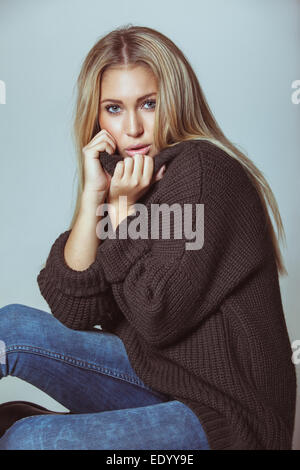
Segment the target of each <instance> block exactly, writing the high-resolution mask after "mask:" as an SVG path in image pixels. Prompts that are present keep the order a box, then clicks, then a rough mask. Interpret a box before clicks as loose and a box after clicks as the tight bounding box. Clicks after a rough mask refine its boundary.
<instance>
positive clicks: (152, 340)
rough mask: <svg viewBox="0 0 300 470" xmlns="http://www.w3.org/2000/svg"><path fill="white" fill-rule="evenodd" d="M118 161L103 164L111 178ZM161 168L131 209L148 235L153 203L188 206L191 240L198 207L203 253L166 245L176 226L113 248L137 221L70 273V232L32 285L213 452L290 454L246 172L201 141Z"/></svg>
mask: <svg viewBox="0 0 300 470" xmlns="http://www.w3.org/2000/svg"><path fill="white" fill-rule="evenodd" d="M120 159H122V157H121V156H120V155H117V154H115V155H109V154H108V153H106V152H101V153H100V161H101V163H102V166H103V167H104V168H105V169H106V170H107V171H108V172H109V173H110V174H111V175H112V174H113V171H114V168H115V166H116V163H117V161H118V160H120ZM164 163H165V164H166V172H165V174H164V176H163V178H162V179H161V180H159V181H157V182H155V183H153V184H152V186H150V187H149V189H148V191H147V192H146V193H145V194H144V195H143V196H142V197H141V198H140V200H139V201H137V202H138V203H140V204H144V205H145V206H146V207H147V211H148V226H149V230H150V225H151V205H152V204H159V205H162V204H163V203H165V204H168V205H172V204H175V203H177V204H179V205H180V207H181V208H182V211H183V212H184V205H185V204H189V205H192V207H193V211H192V212H193V219H192V220H193V228H194V230H195V227H196V225H195V224H196V209H195V207H196V205H198V204H199V205H201V204H203V207H204V243H203V246H202V247H201V248H200V249H196V250H195V249H186V243H187V242H191V239H190V237H189V238H186V237H185V233H184V232H182V236H181V238H179V237H177V238H176V237H175V236H173V235H174V228H175V224H174V219H173V218H172V215H171V217H170V236H169V237H168V238H163V237H162V236H161V233H162V232H161V229H162V223H160V224H159V236H158V237H156V238H154V237H153V238H151V232H150V235H149V236H148V238H146V237H144V238H137V239H133V238H131V237H130V235H129V232H128V235H127V238H124V239H123V238H122V237H120V238H119V234H120V230H121V226H122V233H124V232H123V231H124V227H125V232H126V227H128V229H129V226H130V223H133V222H134V221H135V222H137V221H138V220H135V219H139V215H140V214H139V211H137V212H136V213H135V214H134V215H132V214H131V215H129V216H128V217H127V218H126V219H124V220H123V221H122V222H121V224H120V225H119V226H118V227H117V229H116V231H115V232H114V233H115V235H116V237H115V238H106V239H105V240H101V242H100V244H99V247H98V248H97V255H96V259H95V261H94V262H93V263H92V264H91V265H90V266H89V267H88V268H87V269H86V270H84V271H75V270H73V269H71V268H70V267H69V266H68V265H67V264H66V262H65V259H64V247H65V244H66V241H67V239H68V236H69V234H70V232H71V230H67V231H65V232H63V233H62V234H61V235H59V236H58V238H57V239H56V240H55V242H54V243H53V245H52V247H51V250H50V254H49V256H48V258H47V262H46V266H45V268H43V269H42V270H41V272H40V273H39V274H38V277H37V282H38V285H39V288H40V291H41V294H42V295H43V297H44V298H45V300H46V301H47V303H48V305H49V307H50V309H51V312H52V314H53V315H54V316H55V317H56V318H57V319H58V320H59V321H60V322H62V323H63V324H64V325H66V326H67V327H69V328H72V329H76V330H91V329H93V327H94V326H95V325H101V328H102V330H103V332H110V333H114V334H116V335H117V336H119V337H120V338H121V339H122V341H123V342H124V345H125V348H126V351H127V354H128V357H129V360H130V362H131V365H132V367H133V368H134V370H135V371H136V373H137V375H138V376H139V377H140V378H141V379H142V380H143V382H144V383H145V384H146V385H148V386H150V387H152V388H153V389H155V390H158V391H160V392H162V393H164V394H167V395H169V396H170V397H171V399H174V400H179V401H181V402H182V403H184V404H185V405H186V406H188V407H189V408H190V409H191V410H192V411H193V412H194V413H195V414H196V416H197V417H198V419H199V420H200V422H201V424H202V426H203V428H204V430H205V432H206V435H207V438H208V442H209V445H210V447H211V449H213V450H214V449H217V450H219V449H220V450H221V449H291V445H292V435H293V427H294V418H295V400H296V374H295V366H294V365H293V363H292V361H291V356H292V349H291V345H290V341H289V336H288V331H287V327H286V323H285V318H284V313H283V306H282V301H281V294H280V286H279V280H278V273H277V267H276V263H275V255H274V251H273V246H272V243H271V237H270V233H269V230H268V225H267V223H266V216H265V213H264V211H263V207H262V203H261V200H260V197H259V195H258V193H257V190H256V189H255V187H254V185H253V183H252V182H251V180H250V178H249V176H248V174H247V172H246V170H245V169H244V167H243V166H242V164H241V163H240V162H239V161H238V160H236V159H234V158H232V157H231V156H229V155H228V154H227V153H226V152H224V151H223V150H221V149H220V148H219V147H217V146H216V145H214V144H213V143H211V142H208V141H204V140H202V141H201V140H197V141H188V142H180V143H179V144H177V145H175V146H173V147H165V148H164V149H162V150H161V151H160V152H159V153H158V154H157V155H156V156H155V157H154V171H155V172H156V171H157V170H158V169H159V168H160V167H161V165H163V164H164ZM183 212H182V213H183ZM139 220H140V219H139ZM137 225H138V224H137ZM126 233H127V232H126ZM99 333H100V334H101V331H99Z"/></svg>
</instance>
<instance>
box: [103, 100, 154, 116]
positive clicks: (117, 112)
mask: <svg viewBox="0 0 300 470" xmlns="http://www.w3.org/2000/svg"><path fill="white" fill-rule="evenodd" d="M146 103H151V104H154V105H155V104H156V101H155V100H146V101H144V102H143V103H142V106H143V105H144V104H146ZM119 107H120V106H119V105H118V104H109V105H107V106H105V109H106V110H107V112H108V113H109V114H119V113H120V111H116V112H113V111H109V109H110V108H119ZM146 109H148V110H149V111H151V110H153V109H155V107H153V108H146Z"/></svg>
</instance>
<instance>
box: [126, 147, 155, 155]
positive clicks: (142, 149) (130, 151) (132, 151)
mask: <svg viewBox="0 0 300 470" xmlns="http://www.w3.org/2000/svg"><path fill="white" fill-rule="evenodd" d="M150 147H151V144H150V145H147V146H145V147H139V148H131V149H126V150H125V151H126V153H128V155H130V156H131V157H133V156H134V155H135V154H136V153H140V154H142V155H146V154H147V153H148V152H149V150H150Z"/></svg>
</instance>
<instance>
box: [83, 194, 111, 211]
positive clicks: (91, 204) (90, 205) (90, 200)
mask: <svg viewBox="0 0 300 470" xmlns="http://www.w3.org/2000/svg"><path fill="white" fill-rule="evenodd" d="M105 198H106V191H83V192H82V195H81V201H80V211H81V212H93V214H95V215H96V210H97V207H98V206H99V205H100V204H104V202H105Z"/></svg>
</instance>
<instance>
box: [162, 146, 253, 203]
mask: <svg viewBox="0 0 300 470" xmlns="http://www.w3.org/2000/svg"><path fill="white" fill-rule="evenodd" d="M174 149H176V155H175V158H173V160H172V161H171V163H170V165H169V170H168V171H169V178H168V179H169V181H168V182H171V181H172V182H173V185H174V187H175V185H176V186H177V185H179V186H181V184H182V183H183V184H184V185H185V188H186V191H188V190H189V187H190V188H191V189H194V190H195V189H196V188H197V190H198V192H199V193H200V195H201V197H203V196H204V195H205V193H206V194H207V192H209V193H215V194H216V195H217V194H218V195H219V196H221V197H224V193H226V195H227V197H230V198H231V197H236V196H237V195H239V194H241V193H243V194H244V196H246V197H248V198H249V197H250V198H251V197H253V198H255V199H256V202H258V194H257V189H256V187H255V186H254V184H253V182H252V180H251V178H250V175H249V173H248V171H247V170H246V168H245V167H244V165H243V164H242V163H241V162H240V160H238V158H235V157H232V156H231V155H229V154H228V153H227V151H225V150H224V149H222V148H220V147H219V146H218V145H217V144H214V143H212V142H211V141H208V140H189V141H185V142H180V143H179V144H177V145H176V146H175V147H174Z"/></svg>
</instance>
